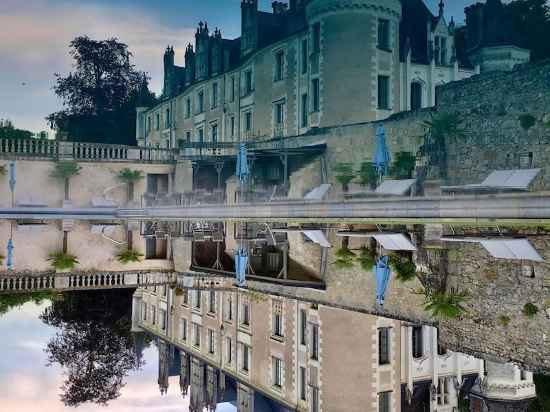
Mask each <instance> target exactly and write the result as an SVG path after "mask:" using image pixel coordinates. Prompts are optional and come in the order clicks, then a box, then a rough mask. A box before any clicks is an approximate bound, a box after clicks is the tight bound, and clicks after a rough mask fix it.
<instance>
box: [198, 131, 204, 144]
mask: <svg viewBox="0 0 550 412" xmlns="http://www.w3.org/2000/svg"><path fill="white" fill-rule="evenodd" d="M198 132H199V136H198V140H199V143H203V142H204V129H203V128H202V127H201V128H200V129H199V130H198Z"/></svg>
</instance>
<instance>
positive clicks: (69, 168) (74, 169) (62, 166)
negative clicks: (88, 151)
mask: <svg viewBox="0 0 550 412" xmlns="http://www.w3.org/2000/svg"><path fill="white" fill-rule="evenodd" d="M81 169H82V168H81V167H80V166H79V165H78V163H76V162H71V161H59V162H56V164H55V166H54V168H53V170H52V171H51V173H50V177H53V178H54V179H59V180H65V179H69V178H71V177H73V176H77V175H78V174H80V170H81Z"/></svg>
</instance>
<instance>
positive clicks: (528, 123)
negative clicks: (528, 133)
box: [518, 114, 537, 130]
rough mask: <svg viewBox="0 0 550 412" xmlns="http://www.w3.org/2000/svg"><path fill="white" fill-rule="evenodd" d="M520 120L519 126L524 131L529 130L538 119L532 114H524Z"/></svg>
mask: <svg viewBox="0 0 550 412" xmlns="http://www.w3.org/2000/svg"><path fill="white" fill-rule="evenodd" d="M518 119H519V124H520V125H521V127H522V128H523V129H524V130H529V129H530V128H531V127H533V126H534V125H535V123H536V122H537V119H536V118H535V117H534V116H532V115H530V114H522V115H521V116H519V118H518Z"/></svg>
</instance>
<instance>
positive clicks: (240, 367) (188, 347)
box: [134, 286, 532, 412]
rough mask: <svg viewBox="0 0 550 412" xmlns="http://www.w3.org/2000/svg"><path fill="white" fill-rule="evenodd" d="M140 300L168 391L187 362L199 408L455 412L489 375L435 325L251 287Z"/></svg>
mask: <svg viewBox="0 0 550 412" xmlns="http://www.w3.org/2000/svg"><path fill="white" fill-rule="evenodd" d="M136 297H137V298H136V299H135V300H134V304H135V305H136V307H137V308H136V309H135V310H134V316H136V317H139V319H138V322H137V323H138V324H139V326H140V327H141V328H142V329H143V330H144V331H146V332H149V333H152V334H154V335H155V336H157V337H158V339H159V363H160V364H161V365H159V387H160V390H161V392H163V393H164V392H166V390H167V383H168V379H167V376H168V374H169V372H168V371H170V370H171V369H170V368H171V366H168V365H166V363H169V364H170V365H177V367H178V368H179V370H177V371H176V370H174V375H170V376H175V375H179V376H180V385H181V391H182V394H184V395H186V394H189V396H190V400H191V405H192V407H193V408H195V409H193V410H202V409H201V408H210V410H212V409H213V408H214V407H215V405H216V403H220V402H227V401H229V402H233V403H235V404H237V405H238V410H240V411H249V410H250V411H252V410H256V411H258V410H268V409H263V407H262V405H278V406H277V408H278V409H276V410H300V411H336V410H347V411H355V410H361V411H363V410H365V409H368V410H373V411H376V410H379V411H380V412H385V411H397V410H401V409H403V410H407V411H409V410H410V411H416V410H430V411H436V410H438V411H452V410H453V408H457V407H458V401H459V397H460V396H463V395H464V393H467V392H469V390H470V388H471V387H472V385H473V384H474V382H475V381H476V378H477V377H478V376H484V375H485V369H484V362H483V361H481V360H479V359H476V358H474V357H471V356H467V355H463V354H459V353H453V352H450V351H447V350H445V348H443V347H441V346H440V345H438V336H437V329H436V328H433V327H430V326H418V325H410V324H408V323H405V322H401V321H397V320H391V319H385V318H381V317H375V316H370V315H366V314H361V313H356V312H350V311H344V310H340V309H335V308H331V307H326V306H323V305H313V304H311V303H306V302H301V301H297V300H293V299H286V298H285V299H282V298H279V297H277V296H272V295H271V296H270V295H259V294H255V293H252V292H248V291H236V290H235V291H214V290H203V291H199V290H179V289H177V290H172V289H170V288H169V287H167V286H164V287H157V288H154V287H152V288H150V289H141V290H139V291H138V292H137V295H136ZM166 348H171V349H170V350H172V352H170V350H169V349H166ZM175 354H177V355H175ZM487 372H489V373H490V372H491V369H488V370H487ZM522 376H526V377H528V379H531V377H530V374H524V375H522ZM483 382H490V377H489V375H488V378H486V379H485V380H484V381H483ZM531 383H532V379H531Z"/></svg>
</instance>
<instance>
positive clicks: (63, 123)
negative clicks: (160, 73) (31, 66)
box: [47, 36, 154, 144]
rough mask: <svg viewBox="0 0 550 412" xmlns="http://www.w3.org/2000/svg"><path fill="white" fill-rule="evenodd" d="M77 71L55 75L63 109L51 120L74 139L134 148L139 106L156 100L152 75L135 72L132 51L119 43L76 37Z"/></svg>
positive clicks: (75, 55) (74, 41)
mask: <svg viewBox="0 0 550 412" xmlns="http://www.w3.org/2000/svg"><path fill="white" fill-rule="evenodd" d="M70 49H71V50H70V52H69V53H70V55H71V56H72V58H73V59H74V71H73V72H71V73H69V74H68V75H67V76H65V77H63V76H61V75H59V74H55V76H56V83H55V86H54V91H55V93H56V94H57V96H58V97H59V98H60V99H61V100H62V102H63V110H61V111H59V112H56V113H52V114H50V115H49V116H48V117H47V120H48V121H49V122H50V124H51V125H52V127H54V128H56V129H57V130H59V131H61V132H63V133H65V134H66V135H67V137H68V139H69V140H74V141H87V142H99V143H120V144H135V107H136V104H137V102H138V101H139V102H140V104H144V105H150V104H153V103H154V96H153V94H152V93H150V92H149V90H148V88H147V76H146V74H145V73H144V72H140V71H138V70H136V68H135V66H134V65H133V64H132V62H131V57H132V53H130V52H129V51H128V46H127V45H126V44H124V43H121V42H119V41H118V39H116V38H112V39H107V40H99V41H98V40H93V39H90V38H89V37H87V36H81V37H76V38H75V39H74V40H73V41H71V43H70Z"/></svg>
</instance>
